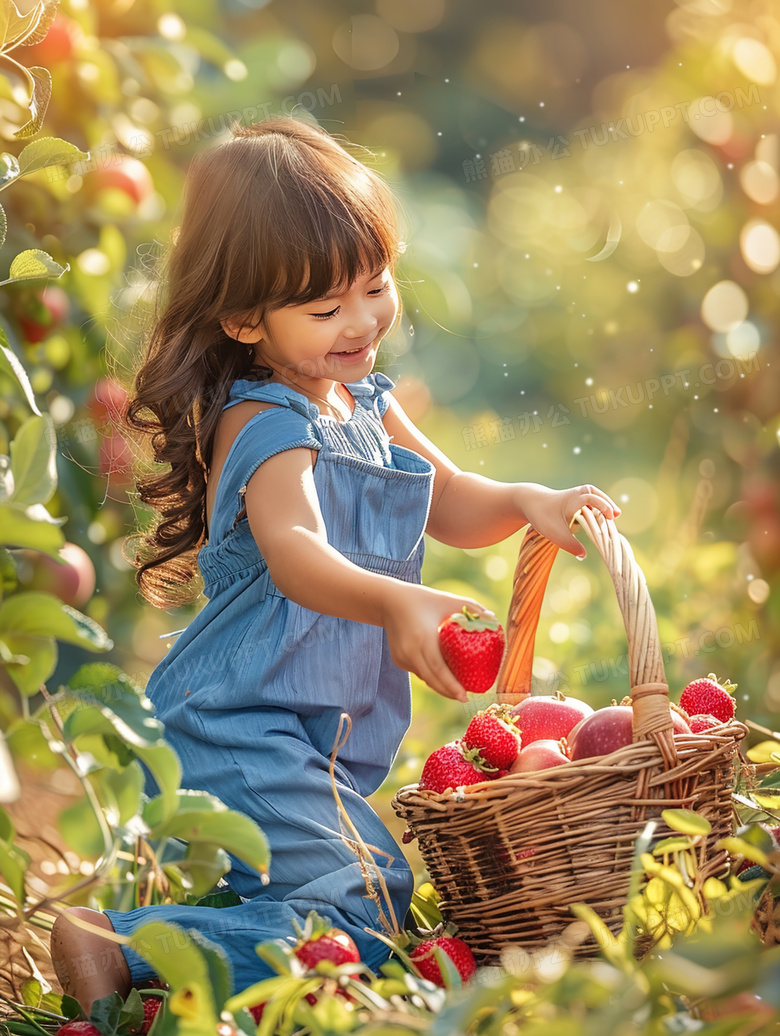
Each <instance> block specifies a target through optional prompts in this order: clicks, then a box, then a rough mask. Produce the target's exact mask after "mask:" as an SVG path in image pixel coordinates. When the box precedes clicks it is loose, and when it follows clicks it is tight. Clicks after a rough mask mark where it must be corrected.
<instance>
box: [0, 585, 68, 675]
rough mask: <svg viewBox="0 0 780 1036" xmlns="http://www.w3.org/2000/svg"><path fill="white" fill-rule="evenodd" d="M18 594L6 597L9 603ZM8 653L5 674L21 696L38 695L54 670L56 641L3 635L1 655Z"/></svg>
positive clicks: (49, 638)
mask: <svg viewBox="0 0 780 1036" xmlns="http://www.w3.org/2000/svg"><path fill="white" fill-rule="evenodd" d="M20 596H21V595H20V594H15V595H14V596H13V597H9V598H8V599H7V601H6V602H5V603H8V604H11V603H12V602H13V601H15V600H17V599H18V598H19V597H20ZM6 653H8V654H9V655H10V657H9V658H8V659H7V660H6V662H5V667H6V672H7V673H8V675H9V676H10V677H11V679H12V680H13V682H14V683H15V684H16V686H17V687H18V688H19V690H20V691H21V693H22V694H26V695H32V694H37V693H38V691H39V690H40V689H41V684H42V683H46V681H47V680H48V679H49V677H50V676H51V674H52V673H53V672H54V670H55V669H56V668H57V659H58V657H59V653H58V651H57V642H56V640H54V639H53V638H52V637H26V636H5V637H3V638H1V639H0V655H5V654H6Z"/></svg>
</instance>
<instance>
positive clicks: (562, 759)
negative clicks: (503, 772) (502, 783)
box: [509, 738, 569, 773]
mask: <svg viewBox="0 0 780 1036" xmlns="http://www.w3.org/2000/svg"><path fill="white" fill-rule="evenodd" d="M568 762H569V757H568V756H567V755H565V754H564V752H563V750H562V748H561V743H560V741H553V740H552V739H551V738H540V739H539V740H538V741H532V742H531V744H530V745H526V746H524V747H523V748H521V749H520V752H519V754H518V756H517V759H515V761H514V762H513V763H512V766H511V768H510V771H509V772H510V773H528V772H530V771H533V770H549V769H550V767H552V766H561V765H562V764H563V763H568Z"/></svg>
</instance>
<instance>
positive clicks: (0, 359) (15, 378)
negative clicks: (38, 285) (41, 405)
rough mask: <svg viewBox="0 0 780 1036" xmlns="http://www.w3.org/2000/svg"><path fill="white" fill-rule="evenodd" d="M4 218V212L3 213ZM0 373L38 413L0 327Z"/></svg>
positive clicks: (24, 377)
mask: <svg viewBox="0 0 780 1036" xmlns="http://www.w3.org/2000/svg"><path fill="white" fill-rule="evenodd" d="M3 217H4V218H5V213H4V214H3ZM0 374H3V375H5V376H6V377H7V378H10V379H11V381H12V382H13V383H14V385H15V387H16V389H17V390H18V395H19V396H20V397H21V398H22V399H24V400H26V402H27V405H28V406H29V408H30V410H32V412H33V413H34V414H39V415H40V410H39V409H38V404H37V403H36V402H35V395H34V394H33V390H32V385H31V384H30V379H29V378H28V377H27V371H26V370H25V369H24V367H23V366H22V364H21V361H20V360H19V358H18V357H17V355H16V353H14V352H13V351H12V350H11V349H10V348H9V346H8V338H7V336H6V333H5V331H4V330H3V329H2V328H1V327H0Z"/></svg>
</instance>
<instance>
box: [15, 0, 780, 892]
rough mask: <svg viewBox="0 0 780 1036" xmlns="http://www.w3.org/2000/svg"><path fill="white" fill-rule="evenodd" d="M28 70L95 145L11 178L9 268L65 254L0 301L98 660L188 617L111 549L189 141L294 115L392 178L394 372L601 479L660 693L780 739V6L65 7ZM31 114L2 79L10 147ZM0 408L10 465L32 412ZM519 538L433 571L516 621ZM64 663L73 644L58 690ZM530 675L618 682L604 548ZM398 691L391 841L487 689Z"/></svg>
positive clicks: (554, 478) (194, 148) (386, 794)
mask: <svg viewBox="0 0 780 1036" xmlns="http://www.w3.org/2000/svg"><path fill="white" fill-rule="evenodd" d="M14 56H15V57H18V58H19V60H21V61H23V62H24V63H25V64H28V65H44V66H46V67H47V68H49V69H50V70H51V72H52V77H53V99H52V102H51V104H50V106H49V109H48V112H47V114H46V118H45V121H44V124H43V127H42V130H43V132H44V133H45V134H47V135H51V136H57V137H63V138H65V139H66V140H68V141H71V142H72V143H74V144H76V145H78V146H79V147H80V148H82V149H83V150H89V151H90V153H91V161H90V162H89V163H87V164H85V165H83V166H82V167H77V168H76V169H75V170H74V169H71V171H70V172H67V171H66V170H64V169H62V168H49V169H46V170H42V171H41V172H40V173H37V174H33V175H32V176H29V177H27V178H26V179H25V180H24V181H22V182H19V183H18V184H16V185H15V186H14V190H13V192H9V194H8V196H7V197H8V202H7V205H6V208H7V211H8V220H9V237H8V244H7V245H6V249H7V250H8V253H9V254H14V253H13V249H16V250H17V251H18V250H19V249H20V248H33V247H42V248H45V249H46V250H47V251H48V252H49V253H51V255H52V256H53V257H54V258H55V259H58V260H59V261H60V262H63V263H64V262H70V270H69V272H68V273H67V274H65V275H64V276H63V277H62V279H61V280H59V281H57V282H56V283H54V282H52V283H51V284H50V286H49V287H48V288H47V289H46V291H45V292H43V293H42V292H41V290H40V288H39V287H36V288H31V287H30V286H29V285H28V286H26V287H25V286H23V285H22V286H21V287H20V286H19V285H12V286H10V287H9V288H7V289H6V293H5V294H3V295H2V296H0V320H1V321H2V325H3V327H4V328H5V330H6V332H7V334H8V336H9V339H10V341H11V344H12V347H13V348H14V349H15V350H16V351H17V352H18V354H19V356H20V357H22V358H23V360H24V363H25V365H26V366H27V369H28V370H29V371H30V373H31V380H32V385H33V388H34V391H35V393H36V395H37V397H38V399H39V401H40V402H41V406H42V407H43V406H44V404H45V407H46V408H47V409H48V411H49V412H50V414H51V415H52V417H53V419H54V422H55V426H56V429H57V447H58V448H57V472H58V476H59V484H58V489H57V492H56V495H55V497H54V498H53V499H52V501H51V503H50V504H49V510H50V511H51V513H52V514H53V515H61V516H67V522H66V524H65V525H64V532H65V534H66V538H67V540H68V541H69V542H70V543H71V544H73V545H74V547H73V548H71V550H72V568H73V569H74V570H75V575H74V574H73V573H71V572H69V573H68V578H69V579H71V582H70V583H69V584H68V586H67V587H65V586H63V587H62V588H60V590H61V595H62V596H63V597H65V596H66V595H67V594H70V595H71V603H73V604H75V605H76V606H77V607H80V608H81V609H82V610H83V611H84V612H86V613H87V614H88V615H90V616H91V617H92V618H94V619H95V620H96V621H97V622H99V623H100V624H101V625H103V626H104V627H105V629H106V630H107V631H108V633H109V635H110V637H111V638H112V640H113V642H114V645H115V646H114V649H113V651H112V652H111V653H110V654H109V655H108V656H106V658H107V660H109V661H114V662H115V663H116V664H118V665H120V666H121V667H122V668H123V669H124V670H125V671H126V672H127V673H129V674H132V675H133V676H134V677H135V678H136V679H138V680H139V681H140V682H141V684H142V685H143V684H144V683H145V681H146V679H147V677H148V675H149V673H150V672H151V670H152V669H153V668H154V666H155V664H156V663H157V662H158V661H160V659H161V658H163V657H164V655H165V653H166V651H167V649H168V647H169V646H170V644H171V643H172V642H173V641H172V639H170V638H168V637H166V634H168V633H170V632H172V631H175V630H179V629H181V628H182V627H184V626H186V625H187V623H188V622H189V621H191V619H192V617H193V616H194V615H195V614H196V613H197V611H198V610H199V608H200V607H202V605H203V603H205V600H204V598H203V597H202V596H201V597H200V598H199V600H197V601H195V603H194V604H193V605H192V606H191V607H190V608H183V609H178V610H171V611H168V612H164V611H159V610H156V609H154V608H153V607H152V606H150V605H149V604H147V603H146V602H144V601H143V599H142V598H141V597H140V594H138V592H137V589H136V585H135V581H134V573H133V570H132V569H131V568H130V567H129V565H128V564H127V562H126V561H125V560H124V559H123V557H122V543H123V539H124V538H125V537H126V536H127V535H129V534H130V533H131V532H133V531H135V529H136V528H137V526H138V524H139V523H140V524H143V523H145V522H146V521H147V520H148V517H149V516H148V514H147V513H146V512H145V511H144V508H143V507H142V506H140V505H139V503H138V499H137V495H136V493H135V490H134V485H133V482H132V476H131V473H130V465H131V461H132V454H131V450H130V447H129V446H128V444H127V443H125V442H124V440H122V438H121V436H119V435H118V433H117V432H116V430H115V428H114V427H113V421H112V418H113V416H114V413H115V411H116V409H117V407H118V406H119V405H120V404H121V398H122V390H121V385H122V381H123V378H125V377H126V376H127V372H128V371H129V369H130V367H131V366H132V363H133V359H134V352H133V350H134V348H135V342H136V336H135V334H134V326H133V319H134V313H135V312H136V309H137V305H136V304H137V303H138V301H139V299H142V298H143V293H144V289H145V286H146V284H147V281H148V278H149V269H150V263H151V261H152V260H153V259H154V257H156V256H157V255H159V254H160V252H161V250H163V249H164V248H165V245H166V243H167V241H168V239H169V235H170V232H171V229H172V228H173V226H174V225H175V219H176V213H177V204H178V199H179V194H180V190H181V186H182V182H183V178H184V175H185V172H186V169H187V166H188V163H189V161H190V159H191V158H192V156H193V155H194V154H196V153H197V152H198V151H199V150H201V149H202V148H204V147H206V146H208V144H209V143H210V142H212V141H214V140H216V139H218V138H219V137H220V136H222V135H223V134H224V133H225V132H226V130H227V128H228V125H229V122H230V119H231V118H234V119H239V120H240V121H243V122H247V123H249V122H252V121H256V120H257V119H262V118H266V117H268V116H269V115H272V114H275V113H277V112H284V113H287V114H290V113H291V114H297V115H300V116H301V117H305V118H309V119H313V120H315V121H316V122H318V123H319V124H320V125H322V126H323V127H325V128H327V129H328V130H329V131H331V132H332V133H335V134H340V135H343V137H345V138H346V139H347V140H349V141H351V142H352V143H354V144H355V145H358V146H360V147H361V148H364V149H366V150H365V152H364V153H363V155H362V157H363V158H364V160H365V161H366V162H367V163H368V164H370V165H371V166H372V168H375V169H377V170H378V171H379V172H380V173H381V174H382V175H383V176H384V177H385V178H386V179H387V180H388V182H389V183H390V184H391V185H392V187H393V189H394V190H395V192H396V196H397V198H398V201H399V208H400V211H401V214H402V219H403V225H404V239H405V240H406V242H407V249H406V252H405V255H404V256H403V259H402V262H401V266H400V270H399V288H400V291H401V296H402V301H403V307H404V318H403V322H402V325H401V327H400V328H399V330H398V331H397V333H396V334H395V335H394V337H393V338H392V339H389V340H386V341H385V344H384V348H383V351H382V354H381V357H380V365H381V367H382V369H383V370H384V371H385V372H386V373H387V374H388V375H390V377H392V378H393V379H394V380H395V381H396V382H397V390H396V391H397V395H398V397H399V399H400V400H401V401H402V403H403V405H404V406H405V407H406V408H407V410H408V412H409V413H410V414H411V416H412V417H413V418H414V419H415V420H416V421H417V422H418V424H419V426H420V428H421V429H422V430H423V431H424V432H425V433H426V434H427V435H428V436H429V437H430V438H432V439H433V440H434V441H435V442H436V443H437V444H438V445H439V446H440V447H441V448H442V449H443V450H444V451H445V452H446V453H447V454H448V455H449V456H450V457H451V458H452V459H453V460H454V461H455V462H456V463H457V464H458V465H460V466H461V467H462V468H464V469H468V470H473V471H477V472H479V473H481V474H483V475H486V476H489V477H491V478H495V479H499V480H503V481H538V482H542V483H545V484H547V485H550V486H553V487H555V488H564V487H566V486H570V485H576V484H580V483H584V482H590V483H593V484H595V485H598V486H599V487H601V488H603V489H604V490H605V491H606V492H608V493H609V494H610V495H611V496H612V497H613V498H614V499H616V500H617V501H618V502H619V503H620V506H621V507H622V509H623V515H622V517H621V519H620V520H619V528H620V529H621V531H622V532H623V533H624V534H625V535H626V536H627V538H628V539H629V540H630V542H631V544H632V546H633V548H634V551H635V553H636V555H637V558H638V560H639V562H640V565H641V566H642V568H643V570H644V572H645V575H646V577H647V581H648V585H649V588H650V592H651V596H652V598H653V601H654V604H655V607H656V610H657V614H658V623H659V629H660V634H661V640H662V643H663V645H664V657H665V661H666V666H667V675H668V679H669V682H670V687H671V689H672V697H673V698H674V699H675V700H676V698H677V696H678V695H679V692H680V691H681V690H682V688H683V686H684V685H685V683H686V682H688V681H689V680H690V679H693V678H694V677H696V676H699V675H706V674H707V673H710V672H714V673H716V674H717V675H718V676H719V677H722V678H726V677H728V678H730V679H731V680H732V681H733V682H736V683H737V684H738V689H737V692H736V694H737V700H738V710H737V718H742V719H745V718H748V717H749V718H751V719H753V720H755V721H756V722H758V723H760V724H763V725H765V726H767V727H768V728H769V729H772V730H776V729H777V727H778V725H780V721H779V719H778V713H779V712H780V663H779V662H778V646H779V642H780V632H779V631H780V621H779V620H780V598H778V594H777V589H778V580H779V579H780V514H779V513H778V499H779V497H780V482H779V481H778V467H780V451H779V449H778V445H779V444H778V436H779V435H780V381H779V379H778V376H777V374H778V365H780V357H778V349H777V330H776V328H777V319H778V309H779V307H778V293H779V292H780V268H779V267H780V235H778V229H777V227H778V211H779V206H780V179H779V171H780V145H779V137H778V133H780V127H779V126H778V118H777V112H778V110H780V97H779V96H778V79H777V62H778V60H780V15H779V14H778V9H777V5H776V4H773V3H770V2H768V0H765V2H761V0H751V2H750V3H748V2H747V0H693V2H690V3H687V2H678V3H672V2H665V0H664V2H658V3H655V4H647V5H626V4H621V3H618V2H617V0H590V2H589V3H587V4H581V3H577V2H575V0H556V2H550V0H548V2H546V3H537V2H530V0H493V2H492V3H490V4H486V5H483V6H482V7H481V8H480V9H477V8H476V7H475V5H474V4H472V3H470V2H468V0H375V2H362V3H358V2H352V3H347V2H341V0H327V3H321V2H319V3H318V2H315V0H284V2H282V0H272V2H267V3H264V2H262V0H222V2H217V0H186V2H185V0H179V2H168V0H113V2H112V0H69V2H67V0H63V3H62V5H61V8H60V13H59V14H58V15H57V18H56V20H55V23H54V26H53V28H52V30H51V31H50V33H49V36H48V37H47V38H46V39H45V40H44V41H43V42H42V43H40V44H38V45H37V46H36V47H31V48H27V49H25V48H20V49H19V51H18V52H16V53H15V55H14ZM26 117H27V116H26V114H25V113H23V112H21V110H20V107H19V104H18V97H15V96H14V87H13V84H12V83H6V82H5V80H3V79H0V133H2V134H3V135H4V136H5V137H6V138H7V139H11V134H12V133H13V131H14V130H15V129H17V128H18V127H19V125H20V124H21V123H22V122H23V121H24V120H25V118H26ZM0 418H1V419H2V421H1V422H0V440H2V441H1V442H0V453H7V452H8V441H9V438H10V437H12V436H13V432H14V430H15V428H16V426H17V424H18V421H19V419H20V413H19V412H17V404H16V403H14V402H11V401H8V400H6V401H3V402H0ZM520 538H521V537H520V535H517V536H515V537H512V538H511V539H509V540H507V541H506V542H504V543H501V544H497V545H496V546H493V547H490V548H486V549H483V550H474V551H462V550H454V549H451V548H447V547H445V546H443V545H441V544H438V543H436V542H434V541H432V540H429V541H428V542H427V554H426V560H425V567H424V572H423V577H424V580H425V581H426V582H427V583H428V584H429V585H432V586H436V587H440V588H442V589H448V590H453V591H457V592H461V591H462V592H464V593H467V594H469V595H472V596H475V597H476V598H477V599H479V600H480V601H482V602H483V603H484V604H485V605H487V606H489V607H491V608H492V609H494V610H495V611H496V612H497V614H498V615H499V616H501V617H503V616H505V615H506V613H507V609H508V606H509V601H510V596H511V590H512V577H513V571H514V565H515V561H516V558H517V552H518V549H519V544H520ZM58 575H59V576H60V577H61V576H62V573H61V572H59V573H58ZM50 577H51V578H53V576H51V574H50V575H49V576H47V575H46V574H45V573H41V575H40V579H41V580H44V581H45V580H46V579H47V578H50ZM92 580H94V583H93V584H91V581H92ZM58 592H60V591H59V590H58ZM82 656H84V657H86V652H82V651H81V649H79V648H77V647H68V646H63V647H62V649H61V651H60V660H59V668H58V672H55V674H54V676H53V677H52V678H51V680H50V681H49V683H50V686H53V687H56V686H57V680H58V674H59V673H60V672H61V674H62V678H65V676H67V675H68V674H70V673H71V672H72V671H73V670H74V669H75V667H76V665H78V664H79V662H80V661H81V660H82ZM534 673H535V677H536V680H537V688H536V689H537V690H539V691H540V692H542V693H552V692H553V691H554V690H555V689H557V688H560V689H561V690H563V691H565V692H567V693H570V694H573V695H576V696H578V697H582V698H583V699H585V700H586V701H588V702H589V703H590V704H591V705H593V706H599V705H603V704H607V703H609V701H610V700H611V699H612V698H617V699H618V700H619V699H620V698H621V697H622V696H623V695H624V694H625V693H627V691H628V677H627V665H626V642H625V633H624V630H623V627H622V622H621V620H620V615H619V612H618V609H617V605H616V602H615V599H614V593H613V590H612V587H611V583H610V582H609V579H608V577H607V575H606V573H605V571H603V569H602V565H601V562H600V559H599V557H598V554H597V553H596V551H595V550H594V549H590V550H589V557H588V559H587V560H586V561H585V562H584V563H575V562H574V560H573V559H572V558H571V557H570V556H568V555H564V554H561V555H560V556H559V558H558V560H557V561H556V565H555V567H554V569H553V573H552V576H551V581H550V585H549V588H548V592H547V595H546V598H545V604H544V609H543V614H542V620H541V623H540V627H539V633H538V637H537V644H536V662H535V669H534ZM414 694H415V718H414V721H413V725H412V728H411V730H410V731H409V735H408V737H407V739H406V741H405V743H404V745H403V747H402V749H401V752H400V753H399V756H398V759H397V761H396V765H395V768H394V770H393V773H392V775H391V777H390V779H389V780H388V781H387V782H386V784H385V786H384V787H383V788H382V789H381V790H380V792H379V793H378V794H377V795H376V796H375V797H374V805H375V807H376V808H377V810H378V811H379V812H380V813H381V814H382V816H383V817H384V818H385V819H386V820H387V821H388V823H389V824H390V825H391V826H392V827H393V829H394V831H395V833H396V835H397V837H399V838H400V834H401V831H402V828H401V827H399V825H398V823H397V821H396V820H395V818H394V816H393V815H392V811H391V809H390V807H389V801H390V798H391V796H392V794H393V792H394V791H395V790H396V789H397V788H398V787H399V786H401V785H402V784H406V783H408V782H411V781H414V780H416V779H417V778H418V776H419V773H420V769H421V766H422V763H423V761H424V760H425V758H426V756H427V755H428V753H429V752H430V751H432V750H433V749H434V748H436V747H438V746H439V745H440V744H443V743H444V742H445V741H447V740H450V739H452V738H453V737H456V736H459V735H460V734H462V732H463V730H464V729H465V725H466V723H467V721H468V718H469V716H470V715H471V714H472V713H473V712H474V711H475V710H476V708H477V707H480V706H482V705H483V704H484V703H485V702H486V701H487V700H489V699H490V695H488V696H485V697H484V698H482V699H480V700H479V701H476V700H475V701H473V702H471V703H470V704H469V706H468V707H467V708H464V707H463V706H461V705H459V704H457V703H452V702H448V701H445V700H444V699H441V698H439V697H438V696H435V695H434V694H433V692H431V691H430V690H428V689H427V688H425V687H423V686H422V685H420V684H416V685H415V688H414ZM408 849H409V853H410V858H411V859H413V860H414V862H415V866H416V867H417V868H418V873H420V872H421V867H420V863H419V860H418V859H417V858H416V857H414V855H413V853H414V846H409V847H408Z"/></svg>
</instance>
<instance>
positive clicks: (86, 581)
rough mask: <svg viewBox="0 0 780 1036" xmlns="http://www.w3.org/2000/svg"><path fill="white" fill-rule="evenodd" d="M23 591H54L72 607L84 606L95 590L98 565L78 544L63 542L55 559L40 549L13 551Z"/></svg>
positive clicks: (53, 592)
mask: <svg viewBox="0 0 780 1036" xmlns="http://www.w3.org/2000/svg"><path fill="white" fill-rule="evenodd" d="M13 554H14V557H15V558H16V563H17V571H18V574H19V585H20V588H21V589H23V590H43V591H45V592H46V593H50V594H54V595H55V596H57V597H59V598H60V600H61V601H63V602H64V603H65V604H69V605H70V606H71V607H72V608H83V607H84V605H85V604H86V603H87V601H89V599H90V598H91V597H92V594H93V593H94V592H95V566H94V565H93V564H92V559H91V558H90V556H89V554H87V552H86V551H85V550H83V549H82V548H81V547H80V546H79V545H78V544H77V543H64V544H63V545H62V547H61V548H60V550H59V556H60V558H61V559H62V560H61V561H55V560H54V558H51V557H49V555H48V554H43V553H42V552H41V551H39V550H31V549H27V548H25V549H23V550H15V551H13Z"/></svg>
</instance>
